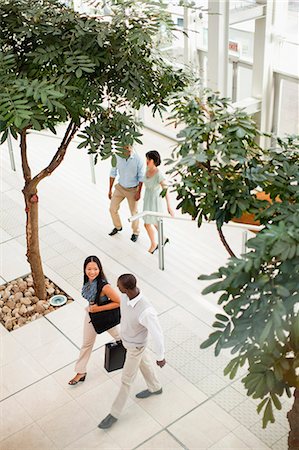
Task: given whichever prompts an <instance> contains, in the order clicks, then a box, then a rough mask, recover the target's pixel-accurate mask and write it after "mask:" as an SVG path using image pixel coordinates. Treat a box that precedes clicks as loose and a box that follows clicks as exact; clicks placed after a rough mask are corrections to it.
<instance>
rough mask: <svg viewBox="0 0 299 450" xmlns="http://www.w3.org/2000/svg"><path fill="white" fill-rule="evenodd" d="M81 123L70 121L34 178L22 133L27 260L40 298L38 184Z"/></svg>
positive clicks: (54, 165)
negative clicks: (56, 145) (46, 164)
mask: <svg viewBox="0 0 299 450" xmlns="http://www.w3.org/2000/svg"><path fill="white" fill-rule="evenodd" d="M79 126H80V124H77V125H76V124H74V123H73V122H72V121H71V122H70V123H69V125H68V127H67V129H66V132H65V135H64V137H63V139H62V142H61V144H60V146H59V148H58V150H57V151H56V153H55V155H54V156H53V158H52V160H51V162H50V164H49V165H48V166H47V167H46V168H45V169H43V170H41V171H40V172H39V173H38V174H37V175H36V176H35V177H34V178H32V176H31V169H30V166H29V163H28V159H27V129H28V128H30V127H28V128H24V129H22V131H21V133H20V135H21V142H20V148H21V158H22V169H23V175H24V180H25V186H24V189H23V194H24V198H25V205H26V209H25V211H26V240H27V253H26V256H27V260H28V262H29V264H30V267H31V272H32V278H33V285H34V290H35V293H36V296H37V297H38V298H39V299H40V300H46V285H45V276H44V272H43V266H42V260H41V256H40V251H39V238H38V196H37V185H38V183H39V182H40V181H41V180H43V179H44V178H46V177H48V176H50V175H51V173H52V172H53V171H54V170H55V169H56V168H57V167H58V166H59V165H60V164H61V162H62V161H63V158H64V156H65V153H66V150H67V148H68V146H69V144H70V142H71V140H72V139H73V137H74V136H75V134H76V131H77V130H78V128H79Z"/></svg>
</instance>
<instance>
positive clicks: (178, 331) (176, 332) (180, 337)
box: [165, 325, 196, 344]
mask: <svg viewBox="0 0 299 450" xmlns="http://www.w3.org/2000/svg"><path fill="white" fill-rule="evenodd" d="M165 334H166V336H168V337H170V338H171V339H172V340H173V341H174V342H176V343H177V344H181V343H183V342H184V341H187V340H190V339H191V338H192V337H196V336H195V335H194V334H193V333H192V332H191V331H190V330H188V328H186V327H184V326H183V325H177V326H176V327H173V328H170V329H169V330H167V331H166V332H165Z"/></svg>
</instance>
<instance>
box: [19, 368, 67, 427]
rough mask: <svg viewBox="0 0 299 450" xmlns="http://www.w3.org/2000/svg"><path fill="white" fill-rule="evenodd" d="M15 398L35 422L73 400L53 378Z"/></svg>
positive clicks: (40, 382) (41, 381)
mask: <svg viewBox="0 0 299 450" xmlns="http://www.w3.org/2000/svg"><path fill="white" fill-rule="evenodd" d="M15 398H16V400H17V401H18V403H19V404H20V405H22V406H23V408H24V409H25V410H26V411H27V413H28V415H29V416H30V417H31V418H32V419H33V420H34V421H37V420H39V419H40V418H41V417H43V416H45V415H47V414H49V413H51V412H54V411H55V410H56V409H58V408H60V407H61V406H63V405H64V404H66V403H68V402H70V401H72V400H73V398H72V397H71V396H70V395H69V394H68V393H67V392H66V391H65V390H64V389H63V388H62V387H61V386H60V385H59V383H57V381H56V380H55V379H54V378H53V377H52V376H48V377H46V378H44V379H43V380H40V381H38V382H36V383H34V384H32V385H31V386H29V387H27V388H26V389H23V390H22V391H20V392H18V393H17V394H16V395H15Z"/></svg>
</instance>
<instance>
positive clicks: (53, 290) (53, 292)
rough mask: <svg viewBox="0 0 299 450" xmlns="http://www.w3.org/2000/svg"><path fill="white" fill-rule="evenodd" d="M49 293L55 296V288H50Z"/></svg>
mask: <svg viewBox="0 0 299 450" xmlns="http://www.w3.org/2000/svg"><path fill="white" fill-rule="evenodd" d="M47 292H48V294H49V295H53V294H55V289H54V288H53V287H49V288H48V289H47Z"/></svg>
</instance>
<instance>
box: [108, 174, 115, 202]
mask: <svg viewBox="0 0 299 450" xmlns="http://www.w3.org/2000/svg"><path fill="white" fill-rule="evenodd" d="M114 181H115V178H113V177H110V178H109V193H108V197H109V198H110V200H111V197H112V187H113V184H114Z"/></svg>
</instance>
